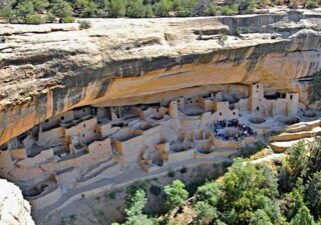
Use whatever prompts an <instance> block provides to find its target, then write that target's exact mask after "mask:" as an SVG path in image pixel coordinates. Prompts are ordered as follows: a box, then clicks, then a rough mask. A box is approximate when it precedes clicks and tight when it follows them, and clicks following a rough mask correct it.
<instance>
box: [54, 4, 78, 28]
mask: <svg viewBox="0 0 321 225" xmlns="http://www.w3.org/2000/svg"><path fill="white" fill-rule="evenodd" d="M72 10H73V9H72V7H71V5H70V4H69V3H68V2H65V1H64V0H53V1H52V2H51V9H50V13H51V14H52V15H54V16H56V17H58V18H59V20H60V22H62V23H71V22H73V21H74V19H73V18H72V17H71V15H72Z"/></svg>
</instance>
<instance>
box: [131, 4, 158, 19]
mask: <svg viewBox="0 0 321 225" xmlns="http://www.w3.org/2000/svg"><path fill="white" fill-rule="evenodd" d="M151 11H152V10H151V8H148V6H146V5H144V0H131V1H129V2H128V7H127V16H128V17H132V18H144V17H150V16H151V15H150V12H151Z"/></svg>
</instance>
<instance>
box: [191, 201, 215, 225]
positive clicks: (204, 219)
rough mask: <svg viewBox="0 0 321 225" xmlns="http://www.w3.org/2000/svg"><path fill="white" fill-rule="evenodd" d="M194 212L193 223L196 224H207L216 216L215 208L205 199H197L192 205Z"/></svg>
mask: <svg viewBox="0 0 321 225" xmlns="http://www.w3.org/2000/svg"><path fill="white" fill-rule="evenodd" d="M194 210H195V212H196V218H195V223H196V224H209V223H210V222H211V221H212V220H213V219H215V218H216V217H217V210H216V208H215V207H213V206H211V205H210V204H208V203H207V202H205V201H198V202H196V204H195V205H194Z"/></svg>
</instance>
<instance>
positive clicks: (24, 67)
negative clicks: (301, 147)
mask: <svg viewBox="0 0 321 225" xmlns="http://www.w3.org/2000/svg"><path fill="white" fill-rule="evenodd" d="M320 18H321V14H319V13H318V12H311V11H301V12H298V11H291V12H279V13H274V14H269V15H247V16H235V17H208V18H180V19H178V18H163V19H137V20H134V19H130V20H129V19H91V20H90V22H91V24H92V27H91V28H90V29H88V30H79V29H78V27H79V26H78V24H64V25H59V24H51V25H39V26H32V25H8V24H0V85H1V89H0V144H3V143H5V142H7V141H8V140H9V139H10V138H12V137H14V136H17V135H19V134H21V133H23V132H24V131H26V130H28V129H30V128H32V127H33V126H34V125H36V124H38V123H40V122H42V121H44V120H46V119H47V118H49V117H51V116H53V115H56V114H59V113H61V112H63V111H66V110H69V109H71V108H74V107H78V106H82V105H94V106H103V105H129V104H137V103H142V102H144V103H147V102H155V101H160V100H162V99H165V98H167V97H168V96H174V95H180V94H182V93H183V92H184V93H185V92H186V93H187V92H188V91H189V90H191V89H195V90H198V91H200V89H203V88H206V87H210V86H217V85H226V84H245V85H246V84H250V83H253V82H261V83H263V84H264V86H265V89H266V90H268V91H269V90H273V91H277V90H283V91H295V92H300V96H301V99H300V100H301V102H302V103H304V104H306V103H307V99H306V97H305V96H306V94H305V93H306V92H307V90H308V89H307V87H306V85H305V84H304V83H300V82H298V80H299V79H300V78H303V77H308V76H311V75H312V74H313V73H315V72H316V71H319V70H320V69H321V64H320V61H321V59H320V52H321V33H320V32H319V29H320V27H321V19H320ZM239 30H241V32H242V34H241V35H237V34H238V33H239V32H238V31H239ZM223 33H226V34H227V35H226V36H225V35H223Z"/></svg>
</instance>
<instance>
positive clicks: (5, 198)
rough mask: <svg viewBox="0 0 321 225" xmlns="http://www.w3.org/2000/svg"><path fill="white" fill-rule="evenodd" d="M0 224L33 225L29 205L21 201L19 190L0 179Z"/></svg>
mask: <svg viewBox="0 0 321 225" xmlns="http://www.w3.org/2000/svg"><path fill="white" fill-rule="evenodd" d="M0 224H1V225H34V224H35V223H34V221H33V220H32V218H31V216H30V205H29V203H28V202H27V201H25V200H24V199H23V196H22V193H21V191H20V189H19V188H18V187H17V186H15V185H14V184H12V183H9V182H8V181H6V180H1V179H0Z"/></svg>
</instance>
